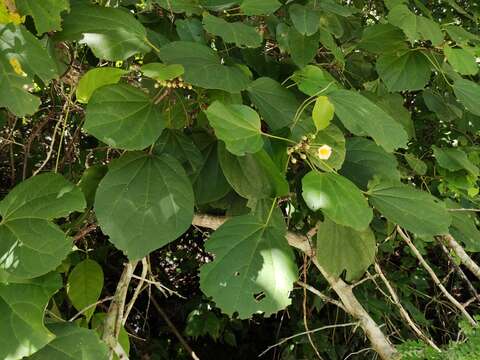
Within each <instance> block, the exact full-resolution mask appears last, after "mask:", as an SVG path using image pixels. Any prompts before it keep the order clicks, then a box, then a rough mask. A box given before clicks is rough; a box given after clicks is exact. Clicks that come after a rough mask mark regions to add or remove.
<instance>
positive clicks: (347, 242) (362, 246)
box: [316, 218, 377, 281]
mask: <svg viewBox="0 0 480 360" xmlns="http://www.w3.org/2000/svg"><path fill="white" fill-rule="evenodd" d="M376 249H377V243H376V241H375V235H374V234H373V232H372V230H370V228H367V229H366V230H364V231H356V230H354V229H352V228H351V227H348V226H342V225H338V224H336V223H334V222H333V221H331V220H329V219H328V218H326V219H325V221H324V222H323V223H321V224H320V226H319V229H318V232H317V250H316V255H317V259H318V262H319V263H320V265H322V267H323V268H324V269H325V270H326V271H327V272H328V273H329V274H331V275H333V276H340V275H341V274H342V272H343V271H346V280H347V281H352V280H355V279H358V278H360V277H361V276H362V275H363V273H364V272H365V270H366V269H367V268H368V267H369V266H370V265H371V264H372V263H373V262H374V259H375V253H376Z"/></svg>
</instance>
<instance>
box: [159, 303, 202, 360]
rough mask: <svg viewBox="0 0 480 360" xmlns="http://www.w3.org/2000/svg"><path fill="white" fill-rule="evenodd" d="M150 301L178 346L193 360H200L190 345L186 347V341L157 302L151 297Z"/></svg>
mask: <svg viewBox="0 0 480 360" xmlns="http://www.w3.org/2000/svg"><path fill="white" fill-rule="evenodd" d="M151 301H152V304H153V306H154V307H155V309H156V310H157V311H158V313H159V314H160V316H161V317H162V318H163V320H165V322H166V323H167V325H168V327H169V328H170V330H172V332H173V334H174V335H175V336H176V337H177V339H178V341H180V344H182V346H183V348H184V349H185V350H186V351H187V352H188V353H189V354H190V356H191V357H192V359H193V360H200V358H199V357H198V356H197V354H195V352H194V351H193V350H192V348H191V347H190V345H188V343H187V341H186V340H185V339H184V338H183V336H182V334H180V332H179V331H178V329H177V328H176V327H175V325H174V324H173V323H172V321H171V320H170V318H169V317H168V316H167V314H165V311H163V309H162V308H161V307H160V305H158V303H157V300H155V298H154V297H153V296H152V297H151Z"/></svg>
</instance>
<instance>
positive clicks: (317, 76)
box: [292, 65, 338, 96]
mask: <svg viewBox="0 0 480 360" xmlns="http://www.w3.org/2000/svg"><path fill="white" fill-rule="evenodd" d="M292 80H293V81H295V82H296V83H297V86H298V89H299V90H300V91H302V92H303V93H304V94H307V95H308V96H317V95H319V94H320V93H322V94H325V95H328V94H329V93H330V92H332V91H334V90H336V89H338V86H337V82H336V80H335V78H334V77H333V76H332V75H330V73H328V72H327V71H325V70H323V69H322V68H320V67H318V66H315V65H307V66H305V67H304V68H303V69H301V70H297V71H295V72H294V73H293V76H292Z"/></svg>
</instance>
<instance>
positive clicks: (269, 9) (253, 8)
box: [240, 0, 282, 15]
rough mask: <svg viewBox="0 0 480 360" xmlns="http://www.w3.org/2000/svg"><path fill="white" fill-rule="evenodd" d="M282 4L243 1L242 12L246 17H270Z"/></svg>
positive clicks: (266, 1) (254, 0)
mask: <svg viewBox="0 0 480 360" xmlns="http://www.w3.org/2000/svg"><path fill="white" fill-rule="evenodd" d="M280 6H282V4H281V3H279V2H278V0H243V1H242V3H241V4H240V10H242V12H243V13H244V14H245V15H269V14H271V13H273V12H275V11H276V10H277V9H278V8H279V7H280Z"/></svg>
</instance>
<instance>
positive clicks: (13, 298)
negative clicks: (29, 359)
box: [0, 273, 62, 360]
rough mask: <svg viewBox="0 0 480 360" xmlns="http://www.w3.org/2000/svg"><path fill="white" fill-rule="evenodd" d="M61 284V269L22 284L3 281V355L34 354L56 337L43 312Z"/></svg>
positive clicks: (0, 334) (0, 293)
mask: <svg viewBox="0 0 480 360" xmlns="http://www.w3.org/2000/svg"><path fill="white" fill-rule="evenodd" d="M61 286H62V280H61V278H60V275H59V274H57V273H51V274H48V275H45V276H42V277H40V278H36V279H32V280H28V281H25V282H23V283H21V284H9V285H5V284H1V283H0V323H1V324H2V326H0V358H1V359H4V360H17V359H22V358H23V357H24V356H30V355H32V354H33V353H35V352H37V351H38V350H40V349H41V348H43V347H44V346H45V345H47V344H48V343H49V342H51V341H52V340H53V339H54V338H55V335H54V334H52V333H51V332H50V331H48V330H47V328H46V327H45V326H44V325H43V315H44V314H43V313H44V311H45V308H46V306H47V304H48V301H49V300H50V298H51V297H52V296H53V294H54V293H55V292H56V291H57V290H58V289H60V287H61Z"/></svg>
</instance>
